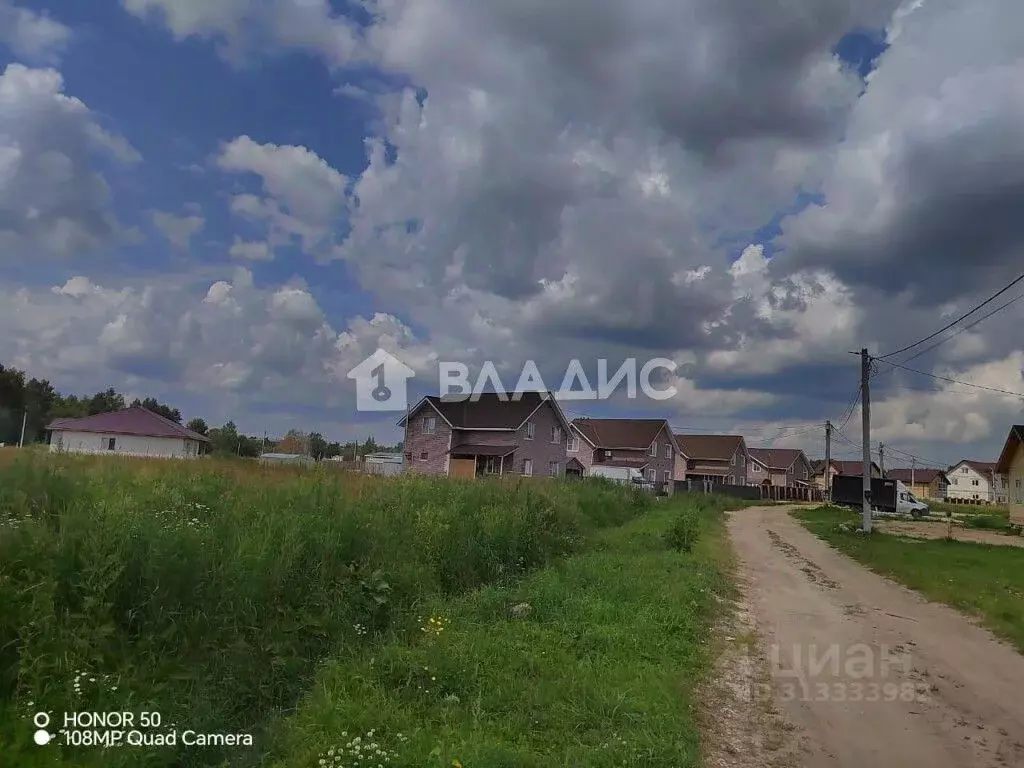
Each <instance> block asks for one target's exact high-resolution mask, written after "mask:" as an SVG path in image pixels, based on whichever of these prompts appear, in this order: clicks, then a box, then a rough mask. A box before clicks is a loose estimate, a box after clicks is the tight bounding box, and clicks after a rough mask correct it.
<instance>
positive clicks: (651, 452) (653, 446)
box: [648, 443, 658, 456]
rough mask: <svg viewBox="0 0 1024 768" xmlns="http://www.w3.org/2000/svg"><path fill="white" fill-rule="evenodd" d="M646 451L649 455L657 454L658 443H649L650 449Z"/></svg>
mask: <svg viewBox="0 0 1024 768" xmlns="http://www.w3.org/2000/svg"><path fill="white" fill-rule="evenodd" d="M648 453H649V454H650V455H651V456H657V455H658V444H657V443H651V449H650V450H649V451H648Z"/></svg>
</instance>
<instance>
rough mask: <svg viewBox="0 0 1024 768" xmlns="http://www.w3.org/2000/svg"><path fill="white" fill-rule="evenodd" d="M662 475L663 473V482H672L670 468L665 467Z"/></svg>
mask: <svg viewBox="0 0 1024 768" xmlns="http://www.w3.org/2000/svg"><path fill="white" fill-rule="evenodd" d="M664 475H665V482H666V483H671V482H672V470H670V469H666V470H665V472H664Z"/></svg>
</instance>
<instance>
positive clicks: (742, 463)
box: [740, 453, 747, 467]
mask: <svg viewBox="0 0 1024 768" xmlns="http://www.w3.org/2000/svg"><path fill="white" fill-rule="evenodd" d="M746 465H747V457H746V456H744V455H743V454H742V453H741V454H740V466H741V467H745V466H746Z"/></svg>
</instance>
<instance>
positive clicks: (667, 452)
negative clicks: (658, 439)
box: [665, 443, 672, 459]
mask: <svg viewBox="0 0 1024 768" xmlns="http://www.w3.org/2000/svg"><path fill="white" fill-rule="evenodd" d="M665 458H666V459H671V458H672V445H671V444H670V443H665Z"/></svg>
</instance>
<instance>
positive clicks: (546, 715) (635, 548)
mask: <svg viewBox="0 0 1024 768" xmlns="http://www.w3.org/2000/svg"><path fill="white" fill-rule="evenodd" d="M688 503H691V502H680V501H672V502H667V503H665V504H663V505H660V506H659V509H657V511H655V512H653V513H651V514H649V515H646V516H644V517H643V518H641V519H639V520H636V521H634V522H630V523H627V524H626V525H625V526H622V527H619V528H614V529H608V530H606V531H604V532H602V533H601V534H600V535H599V537H598V538H597V540H596V541H595V542H594V546H593V549H592V551H590V552H587V553H584V554H580V555H576V556H573V557H571V558H569V559H567V560H565V561H563V562H559V563H556V564H554V565H552V566H550V567H548V568H546V569H544V570H541V571H539V572H537V573H535V574H532V575H530V576H527V577H526V578H525V579H524V580H522V581H520V582H518V583H514V584H507V585H502V586H494V587H487V588H484V589H481V590H478V591H475V592H473V593H471V594H469V595H467V596H466V597H463V598H459V599H456V600H451V601H436V602H434V603H432V604H431V605H429V606H424V616H425V617H427V618H426V621H428V622H429V621H430V616H434V617H436V619H437V620H439V621H440V622H441V623H440V624H439V625H438V624H437V623H436V622H435V624H434V625H428V631H427V632H424V633H421V634H420V635H419V636H406V637H395V638H392V639H389V640H387V641H385V642H382V643H381V644H380V645H377V646H371V647H367V648H364V649H362V650H361V651H360V652H358V653H355V654H353V655H351V656H349V657H347V658H345V659H342V660H337V661H334V662H332V663H331V664H329V665H328V666H327V667H326V668H325V669H324V670H323V671H322V672H321V674H320V676H319V679H318V681H317V684H316V685H315V687H314V689H313V692H312V693H311V694H310V695H309V696H308V697H307V699H306V700H305V701H304V702H303V705H302V707H301V708H300V711H299V713H298V714H297V715H296V716H295V717H294V718H292V719H291V720H290V721H288V722H287V723H286V724H285V726H284V728H283V730H282V732H281V733H280V734H279V741H278V742H277V744H276V746H275V748H274V760H273V763H272V764H273V765H274V766H275V767H276V768H293V767H294V768H300V767H301V766H316V765H317V764H318V762H319V760H324V761H325V764H326V765H329V766H334V765H338V766H342V765H344V766H350V765H356V764H359V763H357V762H356V761H355V760H354V757H355V756H356V755H357V754H359V753H360V752H361V751H362V750H365V749H366V745H367V744H376V745H377V746H376V747H375V748H374V747H371V752H372V751H374V750H376V749H379V750H383V751H384V753H385V755H386V756H387V757H388V758H389V764H390V765H391V766H401V767H403V768H406V767H407V768H412V767H413V766H417V767H422V766H438V768H441V767H442V766H460V765H461V766H466V768H469V767H470V766H486V767H488V768H498V767H501V766H509V767H511V766H516V767H517V768H533V767H536V768H541V767H542V766H543V767H545V768H546V767H547V766H594V767H595V768H601V767H603V766H607V767H608V768H611V766H645V768H686V767H688V766H698V765H699V764H700V735H699V732H698V723H697V704H698V702H696V701H695V700H694V689H695V686H696V685H697V683H698V682H699V681H700V680H702V679H703V678H704V676H705V675H706V674H707V672H708V670H709V668H710V665H711V663H712V661H713V658H712V648H713V643H712V638H711V627H712V624H713V622H714V620H715V618H716V616H717V615H718V614H719V613H720V612H721V611H722V610H723V608H722V606H723V605H725V604H726V603H727V601H728V600H729V598H730V597H731V595H732V592H731V590H732V587H731V583H730V581H729V578H728V562H729V554H728V547H727V544H726V539H725V533H724V527H723V525H722V518H721V514H720V512H718V511H717V510H715V509H707V510H705V511H704V512H703V513H702V514H701V515H700V516H699V518H698V521H697V525H698V526H699V528H700V529H701V530H700V535H699V536H698V537H697V538H696V543H695V545H694V547H693V549H692V551H690V552H688V553H684V552H677V551H674V550H672V549H670V548H669V547H667V546H666V543H665V542H664V540H663V536H664V533H665V531H666V530H667V529H669V527H670V524H671V521H672V518H673V516H674V515H676V514H678V509H679V508H680V507H681V506H683V505H685V504H688ZM515 606H519V607H520V610H522V611H523V612H524V614H525V615H522V616H520V617H516V616H515V615H513V614H514V612H515V611H514V607H515ZM526 606H529V609H527V608H526ZM510 609H511V612H510ZM430 626H441V627H443V629H440V630H437V629H430ZM360 746H361V747H362V750H360V749H357V748H358V747H360ZM375 762H376V761H375V760H370V764H371V765H372V764H375ZM364 764H365V763H364Z"/></svg>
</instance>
